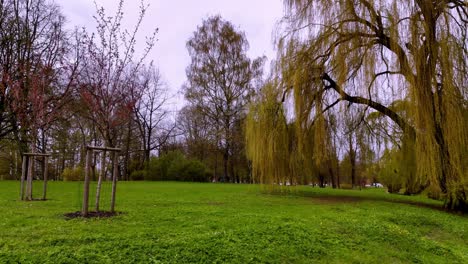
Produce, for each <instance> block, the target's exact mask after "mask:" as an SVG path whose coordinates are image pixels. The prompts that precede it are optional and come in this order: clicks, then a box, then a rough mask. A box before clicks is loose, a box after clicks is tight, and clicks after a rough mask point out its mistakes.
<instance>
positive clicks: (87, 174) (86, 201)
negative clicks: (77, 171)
mask: <svg viewBox="0 0 468 264" xmlns="http://www.w3.org/2000/svg"><path fill="white" fill-rule="evenodd" d="M95 151H101V152H103V155H105V153H106V152H111V153H113V154H114V156H113V162H114V165H113V170H112V196H111V208H110V212H111V213H114V212H115V193H116V190H117V174H118V172H119V168H118V157H119V152H120V151H121V149H119V148H108V147H95V146H87V147H86V168H85V179H84V191H83V207H82V209H81V214H82V216H84V217H86V216H88V213H89V210H88V207H89V184H90V171H91V165H92V157H93V152H95ZM103 165H104V164H102V166H103ZM102 176H103V175H100V176H99V177H100V179H99V182H98V186H97V192H99V191H100V190H99V189H100V183H101V180H102V179H101V177H102ZM98 199H99V196H98V195H97V196H96V210H99V206H98V204H99V201H98Z"/></svg>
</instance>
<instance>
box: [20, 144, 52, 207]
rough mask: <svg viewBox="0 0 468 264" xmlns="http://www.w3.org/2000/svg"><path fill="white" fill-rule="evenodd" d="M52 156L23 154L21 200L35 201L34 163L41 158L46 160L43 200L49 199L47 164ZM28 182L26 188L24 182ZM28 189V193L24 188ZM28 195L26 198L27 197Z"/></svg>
mask: <svg viewBox="0 0 468 264" xmlns="http://www.w3.org/2000/svg"><path fill="white" fill-rule="evenodd" d="M50 156H51V154H48V153H24V154H23V165H22V172H21V187H20V198H21V200H27V201H32V200H34V197H33V193H32V182H33V175H32V174H33V161H34V158H36V157H41V158H43V160H44V171H43V181H44V185H43V188H42V199H41V200H46V198H47V177H48V171H47V170H48V167H47V163H48V161H49V157H50ZM25 181H26V186H25V185H24V182H25ZM25 187H26V193H25V190H24V188H25ZM25 195H26V197H25Z"/></svg>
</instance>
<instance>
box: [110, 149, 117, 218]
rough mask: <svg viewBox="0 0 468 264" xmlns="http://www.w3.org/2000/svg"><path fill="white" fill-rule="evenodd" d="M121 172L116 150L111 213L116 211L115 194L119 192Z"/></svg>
mask: <svg viewBox="0 0 468 264" xmlns="http://www.w3.org/2000/svg"><path fill="white" fill-rule="evenodd" d="M118 174H119V153H118V152H117V151H116V152H114V168H113V172H112V197H111V208H110V211H111V213H114V212H115V195H116V192H117V177H118Z"/></svg>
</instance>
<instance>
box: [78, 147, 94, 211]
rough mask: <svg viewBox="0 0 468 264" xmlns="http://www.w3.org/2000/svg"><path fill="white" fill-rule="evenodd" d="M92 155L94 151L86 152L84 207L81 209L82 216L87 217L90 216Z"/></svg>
mask: <svg viewBox="0 0 468 264" xmlns="http://www.w3.org/2000/svg"><path fill="white" fill-rule="evenodd" d="M92 155H93V151H92V150H89V149H88V150H87V151H86V167H85V180H84V190H83V207H82V209H81V214H82V215H83V216H84V217H86V216H88V205H89V180H90V179H89V178H90V173H89V169H90V168H91V162H92V158H93V157H92Z"/></svg>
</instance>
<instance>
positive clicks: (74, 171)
mask: <svg viewBox="0 0 468 264" xmlns="http://www.w3.org/2000/svg"><path fill="white" fill-rule="evenodd" d="M62 179H63V180H64V181H81V180H83V179H84V170H83V168H82V167H81V166H78V167H75V168H65V169H64V170H63V172H62Z"/></svg>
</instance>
